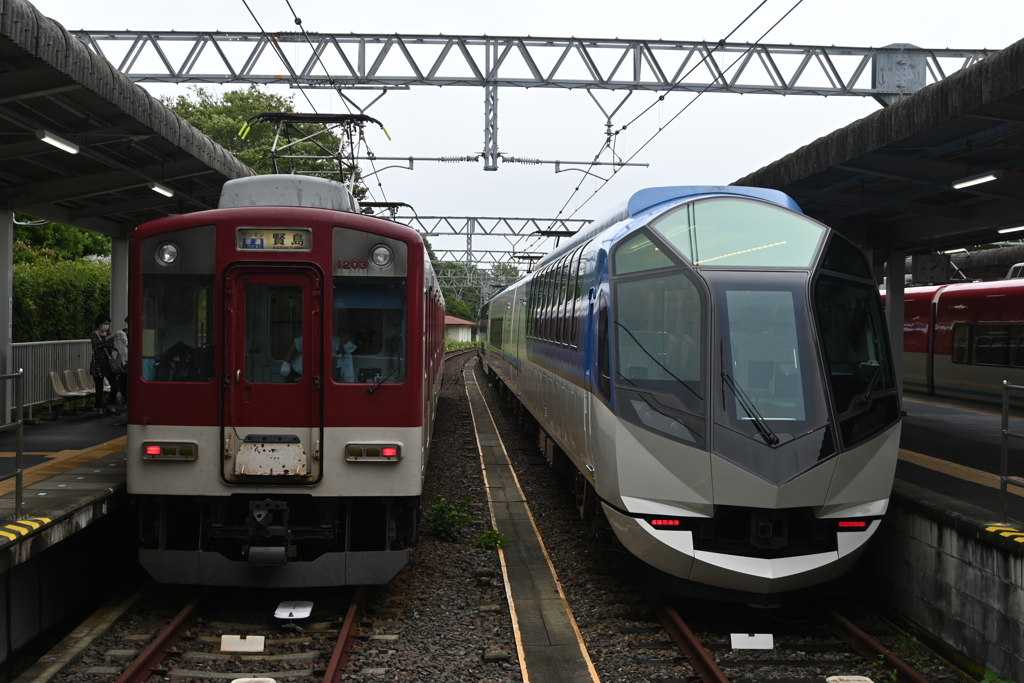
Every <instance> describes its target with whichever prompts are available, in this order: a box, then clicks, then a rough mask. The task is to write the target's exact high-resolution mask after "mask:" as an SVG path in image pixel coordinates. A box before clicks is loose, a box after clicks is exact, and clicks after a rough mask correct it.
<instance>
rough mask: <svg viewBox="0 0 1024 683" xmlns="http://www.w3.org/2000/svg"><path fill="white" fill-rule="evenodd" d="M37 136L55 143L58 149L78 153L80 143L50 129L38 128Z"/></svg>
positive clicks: (49, 142) (47, 141) (51, 143)
mask: <svg viewBox="0 0 1024 683" xmlns="http://www.w3.org/2000/svg"><path fill="white" fill-rule="evenodd" d="M36 137H37V138H39V139H40V140H42V141H43V142H45V143H47V144H50V145H53V146H54V147H56V148H57V149H62V150H64V151H65V152H67V153H68V154H78V145H76V144H75V143H73V142H69V141H67V140H65V139H64V138H62V137H60V136H58V135H54V134H53V133H51V132H50V131H48V130H37V131H36Z"/></svg>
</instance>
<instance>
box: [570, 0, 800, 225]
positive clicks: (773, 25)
mask: <svg viewBox="0 0 1024 683" xmlns="http://www.w3.org/2000/svg"><path fill="white" fill-rule="evenodd" d="M803 1H804V0H797V2H796V4H794V5H793V6H792V7H790V8H789V10H788V11H787V12H786V13H785V14H783V15H782V16H781V17H779V19H778V21H776V22H775V23H774V24H772V25H771V26H770V27H768V30H766V31H765V32H764V33H762V34H761V36H760V37H759V38H758V39H757V40H756V41H754V42H753V43H751V44H750V46H749V47H747V49H746V50H744V51H743V52H742V53H741V54H740V56H739V57H737V58H736V59H735V60H734V61H733V62H732V64H730V65H729V66H727V67H726V68H725V69H724V70H723V71H722V74H723V75H724V74H726V73H728V72H729V71H730V70H731V69H732V68H733V67H734V66H736V64H738V63H739V62H740V60H742V59H743V58H744V57H745V56H746V55H747V53H748V52H750V51H751V50H753V49H754V48H755V47H757V45H759V44H760V43H761V41H762V40H764V39H765V36H767V35H768V34H769V33H771V32H772V31H773V30H775V28H776V27H777V26H778V25H779V24H781V23H782V21H783V20H784V19H785V18H786V17H788V16H789V15H790V14H792V13H793V11H794V10H795V9H796V8H797V7H799V6H800V5H801V4H802V3H803ZM762 4H763V3H762ZM711 85H712V83H708V85H706V86H705V87H704V89H703V90H701V91H700V92H698V93H697V96H696V97H694V98H693V99H692V100H690V101H689V102H688V103H687V104H686V105H685V106H684V107H683V108H682V109H680V110H679V111H678V112H676V113H675V114H674V115H673V116H672V118H670V119H669V120H668V121H667V122H666V123H665V124H664V125H662V126H660V127H659V128H658V130H656V131H655V132H654V134H653V135H651V137H649V138H648V139H647V141H646V142H644V143H643V144H642V145H640V147H638V148H637V150H636V151H635V152H633V153H632V154H631V155H630V156H629V158H628V159H626V163H629V162H630V161H632V160H633V159H634V158H636V156H637V155H638V154H640V152H642V151H643V150H644V149H645V148H646V147H647V145H649V144H651V142H652V141H653V140H654V138H656V137H658V135H660V134H661V132H662V131H663V130H665V129H666V128H668V127H669V126H670V125H672V122H673V121H675V120H676V119H677V118H679V117H680V116H681V115H682V114H683V112H685V111H686V110H687V109H689V108H690V107H691V106H693V103H694V102H696V101H697V100H698V99H700V97H701V95H703V94H704V93H706V92H707V91H708V90H709V89H710V88H711ZM635 120H636V119H634V121H635ZM626 125H627V126H628V125H629V124H626ZM624 128H625V126H623V129H624ZM617 173H618V170H616V169H614V168H613V169H612V173H611V175H610V176H608V178H607V179H606V180H604V182H602V183H601V184H600V185H599V186H598V187H597V189H596V190H594V191H593V192H592V193H591V195H590V196H589V197H587V198H586V199H585V200H584V201H583V203H582V204H580V205H579V206H577V207H576V209H575V210H574V211H573V212H572V213H571V214H569V216H568V218H572V217H573V216H575V215H576V214H577V213H578V212H579V210H580V209H582V208H583V207H584V206H586V205H587V203H588V202H589V201H590V200H591V199H593V198H594V196H595V195H596V194H597V193H598V192H600V191H601V190H602V189H604V187H605V186H606V185H607V184H608V183H609V182H610V181H611V179H612V178H614V177H615V175H616V174H617ZM577 189H579V188H577ZM559 213H561V212H559Z"/></svg>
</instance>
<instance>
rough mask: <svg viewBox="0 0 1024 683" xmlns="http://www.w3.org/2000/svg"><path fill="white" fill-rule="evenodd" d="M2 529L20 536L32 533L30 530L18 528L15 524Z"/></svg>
mask: <svg viewBox="0 0 1024 683" xmlns="http://www.w3.org/2000/svg"><path fill="white" fill-rule="evenodd" d="M4 528H5V529H10V530H11V531H17V532H18V533H19V534H20V535H22V536H28V532H30V531H32V529H25V528H24V527H20V526H18V525H17V524H8V525H6V526H4Z"/></svg>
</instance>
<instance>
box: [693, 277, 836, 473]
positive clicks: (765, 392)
mask: <svg viewBox="0 0 1024 683" xmlns="http://www.w3.org/2000/svg"><path fill="white" fill-rule="evenodd" d="M701 274H702V275H704V276H705V278H706V279H707V280H708V282H709V284H710V285H711V287H712V289H713V290H714V291H715V304H716V311H717V315H716V320H717V321H718V325H717V330H716V332H715V336H714V337H713V341H714V349H713V353H714V355H715V356H717V357H718V360H719V363H720V365H719V368H720V369H719V370H718V373H719V377H716V380H717V382H716V383H717V386H718V389H719V390H720V392H721V395H720V397H719V398H717V399H716V401H715V402H714V403H713V405H714V406H715V412H716V417H715V423H716V432H715V434H716V440H715V450H716V452H719V453H721V454H724V455H725V457H728V458H729V459H731V460H734V461H736V462H737V463H738V464H740V465H741V466H743V467H745V468H747V469H750V470H753V471H754V472H757V473H758V474H760V475H762V476H765V477H767V478H769V479H771V480H773V481H786V480H788V478H789V477H791V476H794V475H796V474H797V473H799V472H802V471H804V470H806V469H807V468H808V467H811V466H813V465H814V463H816V462H818V461H819V460H820V459H822V458H824V457H827V456H829V455H832V454H833V453H834V452H835V448H834V442H833V438H832V434H831V428H830V427H829V414H828V410H827V409H826V403H825V389H824V383H823V381H822V376H821V371H820V367H819V363H818V358H817V354H816V353H815V347H814V341H813V340H814V335H813V333H812V330H811V320H810V316H809V314H808V313H809V312H808V307H807V302H806V300H805V291H806V286H807V277H808V276H807V274H806V273H786V272H778V271H776V272H737V271H703V272H702V273H701ZM751 442H753V443H756V444H760V446H761V448H756V447H751V446H750V444H751ZM743 444H746V445H745V446H744V445H743Z"/></svg>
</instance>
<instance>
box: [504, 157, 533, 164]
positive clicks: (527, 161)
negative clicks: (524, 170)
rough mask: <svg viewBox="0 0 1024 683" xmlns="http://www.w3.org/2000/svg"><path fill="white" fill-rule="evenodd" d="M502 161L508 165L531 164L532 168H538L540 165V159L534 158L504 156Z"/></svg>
mask: <svg viewBox="0 0 1024 683" xmlns="http://www.w3.org/2000/svg"><path fill="white" fill-rule="evenodd" d="M501 160H502V161H504V162H505V163H506V164H530V165H531V166H536V165H538V164H540V159H534V158H532V157H513V156H508V157H506V156H503V157H501Z"/></svg>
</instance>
